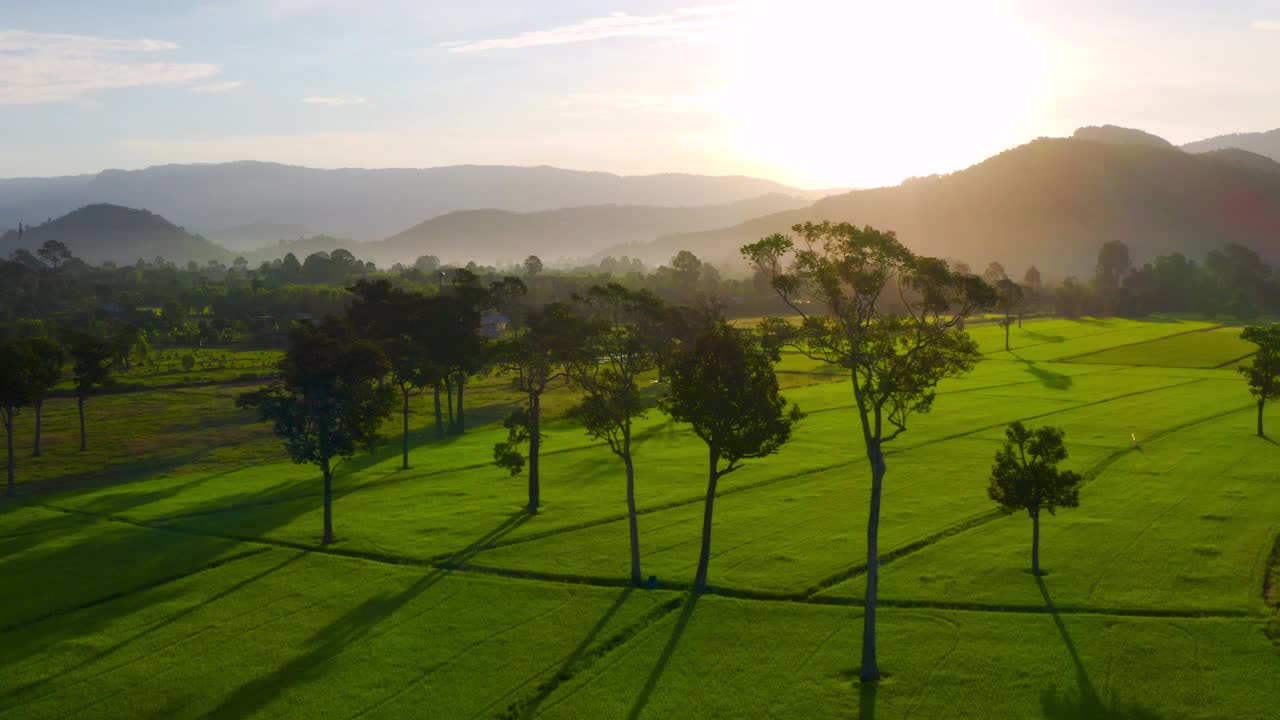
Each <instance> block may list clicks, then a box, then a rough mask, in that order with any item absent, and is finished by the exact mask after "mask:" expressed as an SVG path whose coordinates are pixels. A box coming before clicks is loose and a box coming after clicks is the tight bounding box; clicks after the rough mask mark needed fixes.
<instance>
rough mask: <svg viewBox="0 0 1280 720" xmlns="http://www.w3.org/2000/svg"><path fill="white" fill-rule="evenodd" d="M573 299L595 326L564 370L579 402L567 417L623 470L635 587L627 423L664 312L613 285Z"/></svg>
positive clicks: (654, 356) (644, 295)
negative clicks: (583, 348)
mask: <svg viewBox="0 0 1280 720" xmlns="http://www.w3.org/2000/svg"><path fill="white" fill-rule="evenodd" d="M577 299H578V301H579V302H580V303H582V304H583V305H584V306H585V309H586V311H587V312H588V313H589V314H590V315H591V317H592V318H593V319H594V320H595V322H594V323H592V324H591V332H590V334H589V337H590V341H589V347H588V349H587V350H586V352H584V353H583V354H582V361H581V362H577V363H574V364H571V365H570V366H569V373H570V377H571V379H572V380H573V382H574V383H575V384H577V385H578V387H580V388H582V400H581V401H579V402H578V404H577V405H575V406H574V407H573V408H572V409H570V411H569V414H570V416H571V417H573V418H574V419H576V420H577V421H578V422H580V423H582V426H583V427H584V428H586V431H587V434H588V435H590V436H591V437H592V438H595V439H596V440H604V441H605V443H606V444H607V445H608V446H609V450H611V451H612V452H613V454H614V455H617V456H618V458H619V459H621V460H622V465H623V467H624V468H625V469H626V475H627V520H628V525H629V530H630V537H631V581H632V582H633V583H635V584H637V585H639V584H640V583H641V582H642V581H643V577H644V576H643V574H642V573H641V572H640V527H639V520H638V514H637V511H636V475H635V465H634V463H633V462H632V458H631V424H632V422H633V421H634V420H636V419H639V418H641V417H644V415H645V411H646V407H645V404H644V400H643V398H642V397H641V395H640V387H639V384H638V382H637V379H638V378H639V377H640V375H642V374H643V373H646V372H650V371H652V370H654V369H655V368H656V367H657V365H658V359H659V358H660V356H661V354H662V350H663V348H664V347H665V346H666V345H667V342H666V338H665V337H664V333H663V320H664V319H665V316H666V314H667V313H666V308H665V307H664V306H663V304H662V301H661V300H659V299H658V298H657V297H656V296H654V295H653V294H652V293H650V292H648V291H645V290H640V291H635V290H628V289H627V288H625V287H623V286H621V285H619V284H617V283H610V284H608V285H605V286H596V287H593V288H591V290H590V291H588V292H587V294H586V295H585V296H583V297H580V298H577Z"/></svg>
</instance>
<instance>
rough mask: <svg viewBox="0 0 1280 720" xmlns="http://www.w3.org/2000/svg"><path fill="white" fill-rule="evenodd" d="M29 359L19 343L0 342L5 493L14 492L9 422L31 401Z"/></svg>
mask: <svg viewBox="0 0 1280 720" xmlns="http://www.w3.org/2000/svg"><path fill="white" fill-rule="evenodd" d="M32 385H33V383H32V380H31V358H30V353H29V352H28V348H27V347H26V346H25V345H24V344H22V343H6V344H4V345H0V420H3V421H4V435H5V441H6V448H7V449H8V455H7V456H6V458H7V460H6V463H5V468H6V470H7V476H8V484H7V486H6V488H7V489H6V494H7V495H8V496H9V497H13V496H14V495H16V494H17V490H16V487H17V486H16V485H15V484H14V467H15V463H14V456H13V423H14V418H15V417H17V415H18V411H19V410H20V409H22V408H24V407H26V406H28V405H30V404H31V397H32Z"/></svg>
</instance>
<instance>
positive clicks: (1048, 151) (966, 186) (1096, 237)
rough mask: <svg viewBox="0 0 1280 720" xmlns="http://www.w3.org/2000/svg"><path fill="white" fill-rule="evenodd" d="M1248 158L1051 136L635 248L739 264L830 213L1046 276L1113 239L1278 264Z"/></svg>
mask: <svg viewBox="0 0 1280 720" xmlns="http://www.w3.org/2000/svg"><path fill="white" fill-rule="evenodd" d="M1244 157H1245V156H1242V155H1240V154H1239V153H1229V154H1227V155H1225V156H1224V155H1221V154H1210V155H1195V154H1191V153H1187V152H1183V151H1180V150H1178V149H1176V148H1172V147H1169V148H1164V147H1161V146H1158V145H1156V144H1152V143H1149V142H1137V143H1132V142H1130V143H1116V142H1111V141H1102V142H1099V141H1095V140H1083V139H1079V138H1042V139H1040V140H1036V141H1033V142H1031V143H1028V144H1025V145H1022V146H1020V147H1017V148H1013V149H1011V150H1007V151H1005V152H1003V153H1000V154H999V155H996V156H994V157H991V158H988V159H987V160H984V161H983V162H981V163H978V164H977V165H974V166H972V167H970V168H967V169H965V170H960V171H958V172H955V173H952V174H950V175H946V176H940V177H930V178H923V179H918V180H913V181H908V182H905V183H903V184H902V185H899V186H896V187H886V188H877V189H873V190H862V191H854V192H850V193H846V194H842V195H835V196H831V197H828V198H824V199H822V200H820V201H818V202H817V203H815V204H814V205H813V206H811V207H809V208H804V209H801V210H792V211H787V212H782V213H776V214H774V215H770V216H766V217H762V218H758V219H755V220H752V221H750V222H747V223H743V224H741V225H738V226H735V227H732V228H726V229H721V230H717V231H712V232H705V233H686V234H677V235H671V236H667V237H664V238H660V239H659V240H657V241H655V242H653V243H650V244H648V245H647V246H646V247H645V248H644V249H643V250H638V249H637V248H635V247H627V248H625V250H627V251H629V252H630V254H632V255H633V256H639V257H641V258H642V259H644V260H646V261H649V260H650V259H651V258H659V257H670V256H671V255H672V254H673V252H674V251H678V250H680V249H689V250H692V251H693V252H694V253H696V254H697V255H698V256H699V257H702V258H703V259H706V260H712V261H716V262H723V261H730V260H732V261H737V258H738V247H739V246H740V245H742V244H744V243H748V242H752V241H755V240H758V239H760V238H762V237H765V236H767V235H770V234H772V233H775V232H789V230H790V227H791V226H792V225H793V224H795V223H799V222H803V221H806V220H813V221H818V220H823V219H830V220H836V221H849V222H852V223H855V224H858V225H864V224H868V225H873V226H875V227H878V228H884V229H889V230H894V231H896V232H897V234H898V236H899V238H900V239H901V240H902V241H903V242H904V243H905V244H906V245H907V246H908V247H910V248H911V249H913V250H915V251H917V252H921V253H927V254H931V255H936V256H941V257H955V258H959V259H961V260H965V261H966V262H969V263H970V264H972V265H975V266H978V267H981V266H983V265H985V263H987V262H988V261H990V260H998V261H1000V262H1001V263H1003V264H1004V266H1005V267H1006V268H1009V269H1010V272H1011V273H1012V272H1015V271H1016V273H1017V274H1018V275H1019V276H1020V275H1021V273H1022V271H1023V270H1024V269H1025V268H1026V267H1027V266H1029V265H1032V264H1034V265H1036V266H1038V267H1039V269H1040V270H1041V272H1042V273H1045V274H1046V275H1048V276H1058V277H1061V276H1063V275H1066V274H1087V273H1089V272H1090V271H1091V269H1092V264H1093V259H1094V257H1095V253H1096V251H1097V248H1098V247H1099V246H1100V245H1102V244H1103V243H1105V242H1107V241H1110V240H1120V241H1122V242H1125V243H1126V244H1128V245H1129V247H1130V249H1131V250H1132V252H1133V256H1134V259H1135V261H1138V262H1142V261H1144V260H1146V259H1149V258H1151V257H1153V256H1155V255H1159V254H1167V253H1170V252H1173V251H1181V252H1183V253H1185V254H1188V255H1189V256H1190V257H1192V258H1193V259H1197V260H1199V259H1201V258H1202V257H1203V255H1204V253H1205V252H1206V251H1207V250H1209V249H1210V248H1214V247H1220V246H1221V245H1222V244H1223V243H1225V242H1236V243H1240V244H1242V245H1246V246H1249V247H1252V248H1253V249H1255V250H1257V251H1258V252H1259V253H1260V254H1262V255H1263V256H1264V257H1268V258H1270V259H1273V260H1274V259H1280V174H1277V173H1274V172H1269V171H1267V170H1265V169H1261V168H1259V167H1250V166H1248V165H1247V164H1244V163H1242V162H1240V160H1241V159H1242V158H1244ZM1224 158H1226V159H1227V161H1224ZM1259 160H1260V159H1258V158H1256V156H1255V158H1253V159H1252V162H1253V163H1255V164H1256V163H1258V162H1259ZM1261 160H1262V162H1264V163H1265V159H1261ZM623 250H624V248H621V247H619V248H615V249H612V250H610V251H609V252H614V253H618V252H622V251H623Z"/></svg>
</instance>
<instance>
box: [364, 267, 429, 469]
mask: <svg viewBox="0 0 1280 720" xmlns="http://www.w3.org/2000/svg"><path fill="white" fill-rule="evenodd" d="M350 290H351V294H352V296H353V299H352V301H351V305H349V306H348V307H347V319H348V321H349V322H350V323H351V326H352V327H353V328H355V329H356V331H357V333H359V334H360V336H362V337H364V338H366V339H369V340H372V341H373V342H374V343H376V344H377V345H378V347H380V348H381V349H382V352H383V354H384V355H386V357H387V363H388V366H389V368H390V370H391V384H392V385H395V386H396V388H397V389H398V390H399V391H400V397H401V401H402V404H401V416H402V420H403V423H402V430H401V435H400V440H401V442H400V446H401V447H400V450H401V463H400V466H401V468H402V469H404V470H408V469H409V417H410V414H411V410H410V399H411V398H412V397H413V396H414V395H417V394H419V393H421V392H422V391H423V390H424V389H426V388H427V387H429V386H431V385H433V384H435V382H436V380H437V379H438V375H439V373H438V372H437V365H436V363H435V362H434V361H433V358H432V354H431V347H432V342H431V340H432V338H431V337H430V336H429V335H428V331H429V330H430V329H431V325H430V324H429V323H428V317H427V307H426V305H427V302H428V301H427V299H426V298H425V297H424V296H423V295H421V294H420V293H411V292H406V291H404V290H401V289H399V288H396V287H392V285H391V283H390V281H388V280H383V279H380V280H374V281H369V280H360V281H358V282H357V283H356V284H355V285H354V286H353V287H351V289H350Z"/></svg>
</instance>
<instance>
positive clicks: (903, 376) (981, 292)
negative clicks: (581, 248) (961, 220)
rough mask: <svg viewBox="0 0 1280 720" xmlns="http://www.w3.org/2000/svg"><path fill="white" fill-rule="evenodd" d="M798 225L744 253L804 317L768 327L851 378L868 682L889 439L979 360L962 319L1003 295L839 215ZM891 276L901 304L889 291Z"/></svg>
mask: <svg viewBox="0 0 1280 720" xmlns="http://www.w3.org/2000/svg"><path fill="white" fill-rule="evenodd" d="M792 231H793V232H795V233H797V234H798V235H799V236H800V244H799V245H797V243H796V241H795V240H793V239H792V238H791V237H789V236H786V235H772V236H770V237H767V238H764V239H762V240H760V241H758V242H756V243H753V244H751V245H747V246H745V247H743V248H742V252H743V254H744V255H745V256H746V257H747V258H748V259H749V260H751V261H752V263H753V264H755V266H756V267H757V268H758V269H759V270H761V271H762V272H764V273H766V274H767V275H769V277H770V278H771V279H772V284H773V287H774V289H775V291H777V293H778V294H779V295H780V296H781V298H782V299H783V300H784V301H785V302H786V303H787V304H788V305H789V306H790V307H791V309H792V310H793V311H794V312H795V313H797V314H798V315H800V316H801V318H802V321H801V323H800V325H799V326H795V325H793V324H791V323H789V322H788V321H786V320H782V319H777V318H773V319H770V320H767V321H766V322H765V323H764V328H765V330H766V331H767V332H768V333H770V334H772V335H774V336H776V337H777V338H778V339H779V340H780V341H788V342H790V343H792V344H794V345H795V346H796V347H797V348H798V349H799V350H800V352H802V353H803V354H805V355H806V356H808V357H810V358H814V359H817V360H821V361H825V362H828V363H831V364H833V365H837V366H839V367H842V368H845V369H846V371H847V372H849V375H850V379H851V382H852V385H853V396H854V401H855V402H854V404H855V407H856V409H857V414H858V420H859V423H860V425H861V430H862V439H863V444H864V446H865V450H866V456H867V462H868V464H869V465H870V469H871V503H870V518H869V520H868V522H867V572H866V604H865V611H864V614H863V636H862V669H861V677H862V680H863V681H866V682H869V681H874V680H877V679H879V677H880V669H879V665H878V663H877V661H876V635H875V628H876V624H875V622H876V597H877V592H878V587H879V578H880V575H879V531H880V501H881V497H882V495H883V488H884V477H885V473H886V471H887V466H886V464H885V458H884V444H885V443H887V442H890V441H892V440H893V439H894V438H897V437H898V436H899V435H901V434H902V433H903V432H905V431H906V429H907V420H908V419H909V418H910V416H911V415H913V414H916V413H926V412H929V410H931V409H932V407H933V400H934V395H935V388H936V387H937V385H938V383H939V382H941V381H942V380H943V379H944V378H947V377H952V376H955V375H960V374H963V373H966V372H968V371H969V370H971V369H972V368H973V366H974V363H976V362H977V361H978V360H979V359H980V358H981V354H980V353H979V352H978V345H977V343H975V342H974V341H973V340H972V339H971V338H970V337H969V336H968V335H967V334H966V333H965V332H964V331H962V330H960V329H959V326H960V325H961V323H962V322H963V321H964V318H965V317H967V316H968V315H970V314H972V313H973V312H974V311H975V310H977V309H980V308H985V307H990V306H991V305H992V304H993V303H994V301H995V297H994V295H995V293H994V291H993V290H992V289H991V287H990V286H989V285H987V284H986V283H985V282H983V281H982V279H981V278H978V277H975V276H972V275H960V274H957V273H954V272H952V271H951V270H950V269H948V267H947V264H946V263H945V262H944V261H942V260H938V259H935V258H927V257H917V256H915V255H913V254H912V253H911V251H909V250H908V249H907V248H905V247H903V246H902V244H901V243H899V242H898V239H897V236H896V235H894V233H892V232H884V231H880V230H876V229H875V228H872V227H862V228H859V227H856V226H854V225H851V224H849V223H838V224H837V223H831V222H823V223H820V224H813V223H805V224H803V225H796V226H794V227H793V228H792ZM891 283H893V284H896V285H897V290H898V292H897V293H896V295H897V296H898V297H897V298H896V299H897V300H900V301H901V305H900V306H895V305H891V299H890V298H887V297H883V296H884V295H885V290H886V289H887V288H888V287H889V285H890V284H891ZM895 308H896V309H895ZM818 313H820V314H818Z"/></svg>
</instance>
